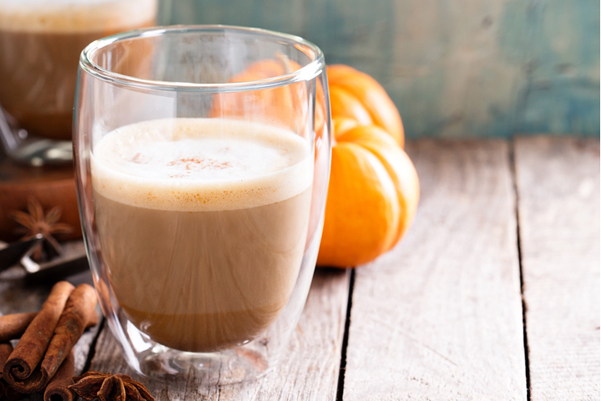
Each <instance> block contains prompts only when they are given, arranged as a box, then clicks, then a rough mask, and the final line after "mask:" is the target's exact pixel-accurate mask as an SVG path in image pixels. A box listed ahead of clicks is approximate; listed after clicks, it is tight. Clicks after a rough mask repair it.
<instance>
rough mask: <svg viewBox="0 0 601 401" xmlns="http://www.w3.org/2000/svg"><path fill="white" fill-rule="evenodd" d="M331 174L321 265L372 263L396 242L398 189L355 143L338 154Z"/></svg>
mask: <svg viewBox="0 0 601 401" xmlns="http://www.w3.org/2000/svg"><path fill="white" fill-rule="evenodd" d="M331 174H332V176H331V179H330V189H329V190H328V198H327V203H326V216H325V224H324V233H323V237H322V243H321V247H320V251H319V257H318V263H319V264H326V265H327V264H330V263H335V264H336V265H338V266H340V265H344V266H354V265H358V264H363V263H366V262H369V261H371V260H373V259H374V258H376V257H377V256H379V255H380V254H381V253H383V252H385V250H386V248H388V247H390V243H391V242H392V241H394V238H395V237H396V231H397V229H396V228H397V225H398V221H399V217H400V210H399V204H398V202H397V201H396V197H397V195H396V190H395V187H394V183H393V181H392V179H391V178H390V177H389V176H388V175H387V171H386V168H385V167H384V166H383V165H382V163H381V162H380V160H379V159H378V158H377V157H376V156H374V155H373V154H371V153H370V152H369V151H368V150H367V149H364V148H363V147H362V146H360V145H358V144H355V143H350V142H347V143H339V144H338V145H337V147H336V149H335V150H333V152H332V173H331ZM357 176H361V177H362V179H361V180H356V177H357ZM350 197H353V200H352V201H349V198H350ZM334 233H336V234H334ZM340 243H344V244H345V247H341V246H340Z"/></svg>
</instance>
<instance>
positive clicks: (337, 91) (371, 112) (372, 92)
mask: <svg viewBox="0 0 601 401" xmlns="http://www.w3.org/2000/svg"><path fill="white" fill-rule="evenodd" d="M327 72H328V83H329V87H330V107H331V110H332V118H333V119H337V118H339V117H345V118H351V119H353V120H355V121H357V122H358V123H359V124H360V125H372V124H373V125H376V126H378V127H380V128H382V129H383V130H384V131H386V132H388V133H389V134H390V135H391V136H392V137H393V138H394V139H395V140H396V141H397V142H398V144H399V145H400V146H401V147H403V145H404V143H405V131H404V130H403V123H402V121H401V116H400V114H399V111H398V110H397V108H396V106H395V105H394V103H393V102H392V100H391V99H390V97H388V95H387V94H386V91H385V90H384V88H382V86H381V85H380V84H379V83H378V82H377V81H376V80H375V79H373V78H372V77H370V76H369V75H367V74H365V73H363V72H360V71H357V70H355V69H354V68H352V67H349V66H348V65H341V64H337V65H332V66H328V68H327Z"/></svg>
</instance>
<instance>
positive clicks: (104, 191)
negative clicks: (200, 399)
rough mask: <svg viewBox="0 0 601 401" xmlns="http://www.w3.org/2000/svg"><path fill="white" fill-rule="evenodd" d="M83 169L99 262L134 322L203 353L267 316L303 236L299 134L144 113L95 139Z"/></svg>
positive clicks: (283, 295)
mask: <svg viewBox="0 0 601 401" xmlns="http://www.w3.org/2000/svg"><path fill="white" fill-rule="evenodd" d="M91 171H92V173H91V174H92V187H93V199H94V208H95V215H96V219H95V224H96V227H97V232H98V236H99V239H100V254H101V255H102V257H101V259H102V260H101V263H104V264H106V271H107V272H108V275H109V277H108V279H109V282H110V285H111V288H112V290H113V292H114V295H115V298H116V300H117V302H118V303H119V305H120V307H121V308H122V310H123V313H125V315H126V317H127V318H128V319H129V320H130V321H131V322H133V323H134V325H136V327H137V328H138V329H140V330H141V331H142V332H144V333H146V334H147V335H148V336H149V337H150V338H151V339H153V340H154V341H156V342H158V343H160V344H163V345H165V346H168V347H170V348H174V349H178V350H184V351H193V352H210V351H216V350H221V349H225V348H229V347H232V346H235V345H238V344H243V343H245V342H248V341H250V340H252V339H254V338H256V337H257V336H258V335H260V334H261V333H262V332H264V331H265V330H266V329H267V328H268V327H269V326H270V325H271V324H272V323H273V322H274V321H275V319H276V318H277V317H278V315H279V314H280V312H281V311H282V309H283V308H284V306H285V305H286V303H287V302H288V300H289V298H290V296H291V293H292V290H293V287H294V285H295V282H296V279H297V276H298V273H299V269H300V265H301V260H302V257H303V251H304V249H305V245H306V241H307V226H308V221H309V209H310V203H311V182H312V179H313V154H312V151H311V147H310V146H309V144H308V142H307V141H306V140H305V139H303V138H301V137H300V136H297V135H295V134H293V133H291V132H289V131H285V130H282V129H279V128H274V127H270V126H266V125H261V124H256V123H247V122H242V121H232V120H229V121H228V120H222V119H184V118H180V119H164V120H154V121H145V122H141V123H136V124H132V125H129V126H125V127H121V128H119V129H117V130H115V131H113V132H111V133H109V134H107V135H106V136H104V137H103V138H102V139H100V140H99V141H98V143H96V144H95V145H94V147H93V150H92V156H91Z"/></svg>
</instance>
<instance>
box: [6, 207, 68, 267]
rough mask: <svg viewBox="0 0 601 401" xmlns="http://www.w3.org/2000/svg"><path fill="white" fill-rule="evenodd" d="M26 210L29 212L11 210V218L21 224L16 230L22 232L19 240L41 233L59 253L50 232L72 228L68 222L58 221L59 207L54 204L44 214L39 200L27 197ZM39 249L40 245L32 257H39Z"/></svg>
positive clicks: (59, 248)
mask: <svg viewBox="0 0 601 401" xmlns="http://www.w3.org/2000/svg"><path fill="white" fill-rule="evenodd" d="M27 210H28V212H29V213H25V212H21V211H13V212H12V217H13V219H14V220H15V221H16V222H17V223H19V224H20V225H21V226H22V227H19V228H18V229H17V230H16V231H17V232H18V233H19V234H24V236H23V238H21V240H22V241H24V240H28V239H31V238H33V237H35V236H36V235H38V234H42V236H43V237H44V239H45V241H46V242H47V243H48V244H50V246H52V248H54V251H56V253H58V254H61V253H62V249H61V246H60V244H59V243H58V241H57V240H56V239H55V238H54V237H53V236H52V234H67V233H70V232H71V231H73V229H72V228H71V226H70V225H68V224H65V223H59V222H58V220H59V219H60V217H61V209H60V207H58V206H55V207H53V208H52V209H50V211H49V212H48V213H47V214H44V209H43V208H42V205H40V202H38V200H37V199H35V198H29V200H28V202H27ZM41 250H42V248H41V247H39V248H38V249H37V250H36V252H35V255H34V259H39V258H40V253H41Z"/></svg>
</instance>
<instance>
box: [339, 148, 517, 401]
mask: <svg viewBox="0 0 601 401" xmlns="http://www.w3.org/2000/svg"><path fill="white" fill-rule="evenodd" d="M408 153H409V155H410V157H411V158H412V160H413V161H414V163H415V165H416V169H417V172H418V174H419V177H420V182H421V185H422V199H421V202H420V206H419V209H418V214H417V218H416V220H415V222H414V224H413V227H412V228H411V229H410V231H409V233H408V235H407V237H406V238H405V239H404V240H403V241H402V242H401V244H400V245H399V246H397V247H396V248H395V249H394V250H392V251H391V252H390V253H388V254H386V255H384V256H382V257H380V258H379V259H378V260H376V261H375V262H374V263H371V264H370V265H368V266H365V267H361V268H359V269H358V270H357V271H356V278H355V283H354V288H353V295H352V308H351V316H350V332H349V340H348V349H347V365H346V375H345V378H344V396H343V399H344V400H348V401H367V400H413V399H417V400H499V401H501V400H505V401H506V400H525V399H526V372H525V363H524V349H523V338H522V331H523V326H522V308H521V296H520V272H519V261H518V251H517V238H516V237H517V226H516V218H515V204H514V193H513V188H512V185H513V183H512V176H511V169H510V164H509V149H508V145H507V142H505V141H430V140H423V141H418V142H414V143H410V145H409V147H408Z"/></svg>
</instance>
